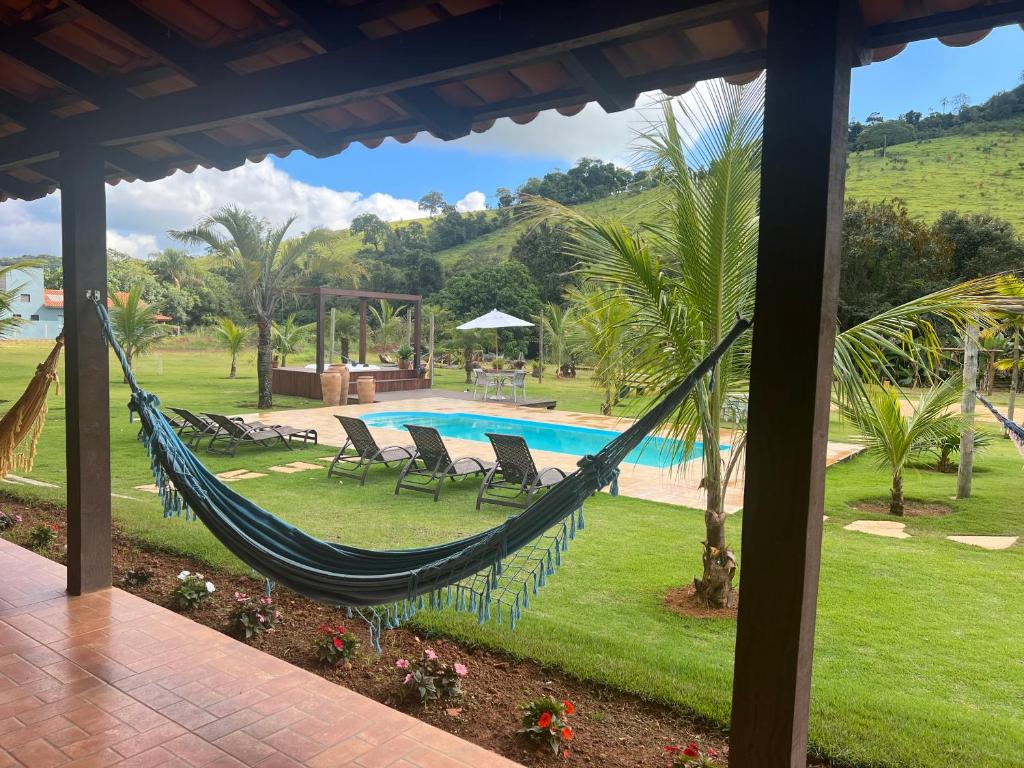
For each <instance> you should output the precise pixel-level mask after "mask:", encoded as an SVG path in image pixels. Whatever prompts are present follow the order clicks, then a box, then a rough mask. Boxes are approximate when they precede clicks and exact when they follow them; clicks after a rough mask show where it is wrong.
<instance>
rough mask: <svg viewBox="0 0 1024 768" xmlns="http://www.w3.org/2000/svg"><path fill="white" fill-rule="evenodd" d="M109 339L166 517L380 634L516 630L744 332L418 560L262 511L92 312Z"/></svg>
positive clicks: (270, 579)
mask: <svg viewBox="0 0 1024 768" xmlns="http://www.w3.org/2000/svg"><path fill="white" fill-rule="evenodd" d="M96 312H97V315H98V316H99V319H100V325H101V327H102V329H103V333H104V336H105V338H106V340H107V343H108V344H109V345H110V347H111V349H112V350H113V351H114V353H115V354H116V355H117V357H118V359H119V360H120V362H121V366H122V368H123V370H124V374H125V379H126V380H127V382H128V384H129V386H130V387H131V390H132V396H131V401H130V403H129V409H130V411H131V412H132V413H133V414H136V415H138V416H139V417H140V418H141V421H142V433H143V444H144V445H145V447H146V452H147V454H148V455H149V459H150V465H151V469H152V471H153V477H154V479H155V482H156V485H157V487H158V489H159V493H160V499H161V502H162V504H163V510H164V516H165V517H178V516H184V517H185V519H186V520H194V519H196V518H198V519H199V520H201V521H202V522H203V523H204V524H205V525H206V527H207V528H208V529H209V530H210V532H211V533H212V534H213V535H214V536H215V537H216V538H217V540H218V541H220V542H221V543H222V544H223V545H224V546H225V547H227V549H228V550H230V551H231V552H232V554H234V555H235V556H236V557H238V558H239V559H240V560H242V561H243V562H244V563H246V564H247V565H248V566H249V567H250V568H252V569H253V570H254V571H256V572H257V573H259V574H260V575H261V576H262V577H263V578H264V579H265V580H266V582H267V584H268V585H269V584H274V585H277V584H280V585H282V586H285V587H288V588H290V589H293V590H295V591H296V592H298V593H300V594H303V595H305V596H306V597H309V598H311V599H313V600H317V601H319V602H322V603H325V604H328V605H332V606H336V607H339V608H345V609H346V611H347V613H348V615H350V616H351V615H358V616H361V617H362V618H363V619H364V620H365V621H366V623H367V624H368V625H369V627H370V637H371V641H372V643H373V645H374V647H375V648H376V650H377V651H380V647H381V633H382V632H383V630H385V629H391V628H394V627H398V626H400V625H402V624H403V623H405V622H408V621H409V620H410V619H412V618H413V617H414V616H416V614H417V613H419V612H420V611H423V610H445V609H450V610H454V611H458V612H462V613H468V614H470V615H473V616H475V617H476V620H477V622H478V623H481V624H482V623H484V622H487V621H495V622H497V623H499V624H506V623H507V624H508V626H509V627H510V628H512V629H514V628H515V627H516V626H517V625H518V624H519V622H520V620H521V619H522V615H523V611H524V610H526V609H527V608H529V607H530V600H531V599H532V597H533V596H535V595H537V594H538V593H539V591H540V590H541V589H542V588H543V587H544V586H545V585H546V584H547V582H548V579H549V578H550V577H551V576H553V575H554V573H555V570H556V569H557V568H558V567H559V566H560V565H561V564H562V553H563V552H566V551H567V550H568V548H569V542H570V541H572V540H574V539H575V538H576V534H577V533H578V532H579V531H581V530H583V528H584V524H585V520H584V516H583V504H584V502H585V501H586V499H587V498H589V497H590V496H591V495H592V494H594V493H596V492H597V491H599V490H601V489H602V488H605V487H607V486H609V485H613V486H614V485H617V483H616V480H617V478H618V465H619V464H620V463H621V462H622V461H623V460H624V459H625V458H626V456H627V455H628V454H629V453H630V452H631V451H632V450H633V449H634V448H636V447H637V446H638V445H639V444H640V443H641V442H642V441H643V440H644V439H646V438H647V436H648V435H650V434H651V433H652V432H653V431H654V430H655V429H656V428H657V426H658V425H659V424H660V423H661V422H662V421H664V419H665V418H666V417H667V416H668V415H669V414H670V413H672V412H673V411H674V410H675V409H676V408H677V407H678V406H679V405H680V404H681V403H682V402H683V401H684V400H685V399H686V397H687V396H688V395H689V393H690V392H691V391H692V390H693V388H694V386H695V385H696V384H697V382H698V381H699V380H700V379H701V378H702V377H704V376H706V375H707V374H708V373H709V372H710V371H711V370H712V369H713V368H714V365H715V363H716V362H717V361H718V359H719V358H720V357H721V355H722V354H724V352H725V350H726V349H728V347H729V346H730V345H731V344H732V343H733V342H734V341H735V340H736V339H737V338H738V337H739V336H740V335H741V334H742V333H743V332H745V331H746V330H747V328H749V326H750V323H749V322H748V321H746V320H739V321H737V323H736V325H735V326H734V327H733V329H732V330H731V331H730V332H729V334H728V335H727V336H726V337H725V338H724V339H723V340H722V342H721V343H720V344H719V345H718V346H717V347H716V348H715V349H714V351H712V353H711V354H710V355H708V357H707V358H705V359H704V360H703V361H702V362H701V363H700V364H699V365H698V366H697V367H696V368H695V369H694V370H693V371H692V372H691V373H690V374H689V375H688V376H687V377H686V379H685V380H684V381H683V382H682V383H681V384H680V385H679V386H678V387H676V388H675V389H674V390H672V391H671V392H669V393H668V394H667V395H666V396H665V397H664V398H663V399H662V400H661V401H660V402H658V403H656V404H655V405H654V406H653V407H652V408H651V409H650V410H649V411H648V412H647V413H646V414H644V415H643V416H642V417H641V418H640V419H638V420H637V421H636V423H634V424H633V425H632V426H631V427H629V428H628V429H627V430H626V431H625V432H623V433H622V434H620V435H619V436H617V437H616V438H614V439H613V440H611V441H610V442H609V443H608V444H607V445H606V446H605V447H604V448H603V449H601V450H600V451H599V452H598V453H597V454H595V455H592V456H584V457H583V458H582V459H580V461H579V462H578V466H579V469H577V470H576V471H575V472H573V473H572V474H570V475H569V476H568V477H567V478H565V479H564V480H562V481H561V482H559V483H558V484H557V485H555V486H553V487H552V488H551V489H550V490H548V492H547V493H545V494H544V495H543V496H540V497H538V498H536V499H535V500H534V501H533V502H532V503H531V504H530V505H529V506H527V508H526V509H525V510H523V511H522V512H521V513H520V514H518V515H515V516H512V517H509V518H508V519H507V520H506V521H505V522H504V523H500V524H498V525H496V526H494V527H492V528H489V529H487V530H484V531H481V532H479V533H475V534H472V535H470V536H467V537H465V538H463V539H460V540H457V541H451V542H445V543H442V544H436V545H433V546H429V547H420V548H418V549H395V550H370V549H360V548H358V547H352V546H348V545H344V544H339V543H332V542H328V541H323V540H321V539H317V538H315V537H313V536H311V535H309V534H307V533H305V532H304V531H302V530H300V529H298V528H295V527H294V526H292V525H290V524H288V523H287V522H285V521H284V520H282V519H281V518H279V517H276V516H275V515H273V514H271V513H270V512H267V511H265V510H263V509H261V508H260V507H259V506H257V505H256V504H255V503H253V502H251V501H249V500H248V499H246V498H245V497H244V496H241V495H239V494H238V493H236V492H235V491H234V490H233V489H232V488H230V487H228V486H227V485H225V484H224V483H223V482H221V480H220V479H219V478H217V477H216V476H215V475H214V474H212V473H211V472H210V471H209V470H208V469H206V467H205V466H203V464H202V462H200V461H199V459H198V458H197V457H196V456H195V455H194V454H193V453H192V451H190V450H189V449H188V448H187V447H186V446H185V445H184V444H183V443H182V442H181V440H180V439H179V438H178V436H177V434H176V433H175V431H174V429H173V428H171V426H170V424H169V423H168V421H167V419H166V418H165V417H164V416H163V414H162V413H161V412H160V400H159V398H157V397H156V395H153V394H151V393H149V392H146V391H145V390H143V389H141V387H139V385H138V382H137V381H136V380H135V377H134V375H133V373H132V370H131V368H130V366H129V365H128V361H127V359H126V358H125V355H124V352H123V350H122V349H121V348H120V346H119V345H118V343H117V340H116V339H115V338H114V335H113V331H112V329H111V327H110V318H109V316H108V315H107V310H106V307H104V306H103V305H102V304H100V303H98V302H97V303H96Z"/></svg>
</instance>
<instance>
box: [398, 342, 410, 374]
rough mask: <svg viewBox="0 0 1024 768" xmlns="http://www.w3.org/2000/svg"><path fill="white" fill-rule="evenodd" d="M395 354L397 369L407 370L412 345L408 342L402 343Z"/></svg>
mask: <svg viewBox="0 0 1024 768" xmlns="http://www.w3.org/2000/svg"><path fill="white" fill-rule="evenodd" d="M395 354H396V355H397V356H398V370H400V371H407V370H409V364H410V363H411V362H412V347H410V346H409V345H408V344H403V345H402V346H400V347H399V348H398V351H397V352H396V353H395Z"/></svg>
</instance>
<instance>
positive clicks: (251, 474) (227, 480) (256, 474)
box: [221, 471, 267, 483]
mask: <svg viewBox="0 0 1024 768" xmlns="http://www.w3.org/2000/svg"><path fill="white" fill-rule="evenodd" d="M266 476H267V473H266V472H249V471H245V472H243V473H242V474H240V475H232V476H231V477H222V478H221V480H222V481H223V482H225V483H233V482H235V480H255V479H256V478H257V477H266Z"/></svg>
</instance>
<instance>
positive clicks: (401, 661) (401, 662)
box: [395, 659, 409, 669]
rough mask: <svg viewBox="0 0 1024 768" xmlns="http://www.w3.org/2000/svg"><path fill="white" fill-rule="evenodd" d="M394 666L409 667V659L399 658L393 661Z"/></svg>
mask: <svg viewBox="0 0 1024 768" xmlns="http://www.w3.org/2000/svg"><path fill="white" fill-rule="evenodd" d="M395 666H396V667H398V668H399V669H408V668H409V660H408V659H399V660H398V661H396V662H395Z"/></svg>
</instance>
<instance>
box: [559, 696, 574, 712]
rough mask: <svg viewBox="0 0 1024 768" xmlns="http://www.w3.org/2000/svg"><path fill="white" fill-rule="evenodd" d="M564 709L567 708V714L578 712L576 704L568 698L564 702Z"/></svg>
mask: <svg viewBox="0 0 1024 768" xmlns="http://www.w3.org/2000/svg"><path fill="white" fill-rule="evenodd" d="M562 709H564V710H565V714H567V715H575V714H576V705H575V704H573V703H572V702H571V701H569V700H568V699H566V700H565V701H563V702H562Z"/></svg>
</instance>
